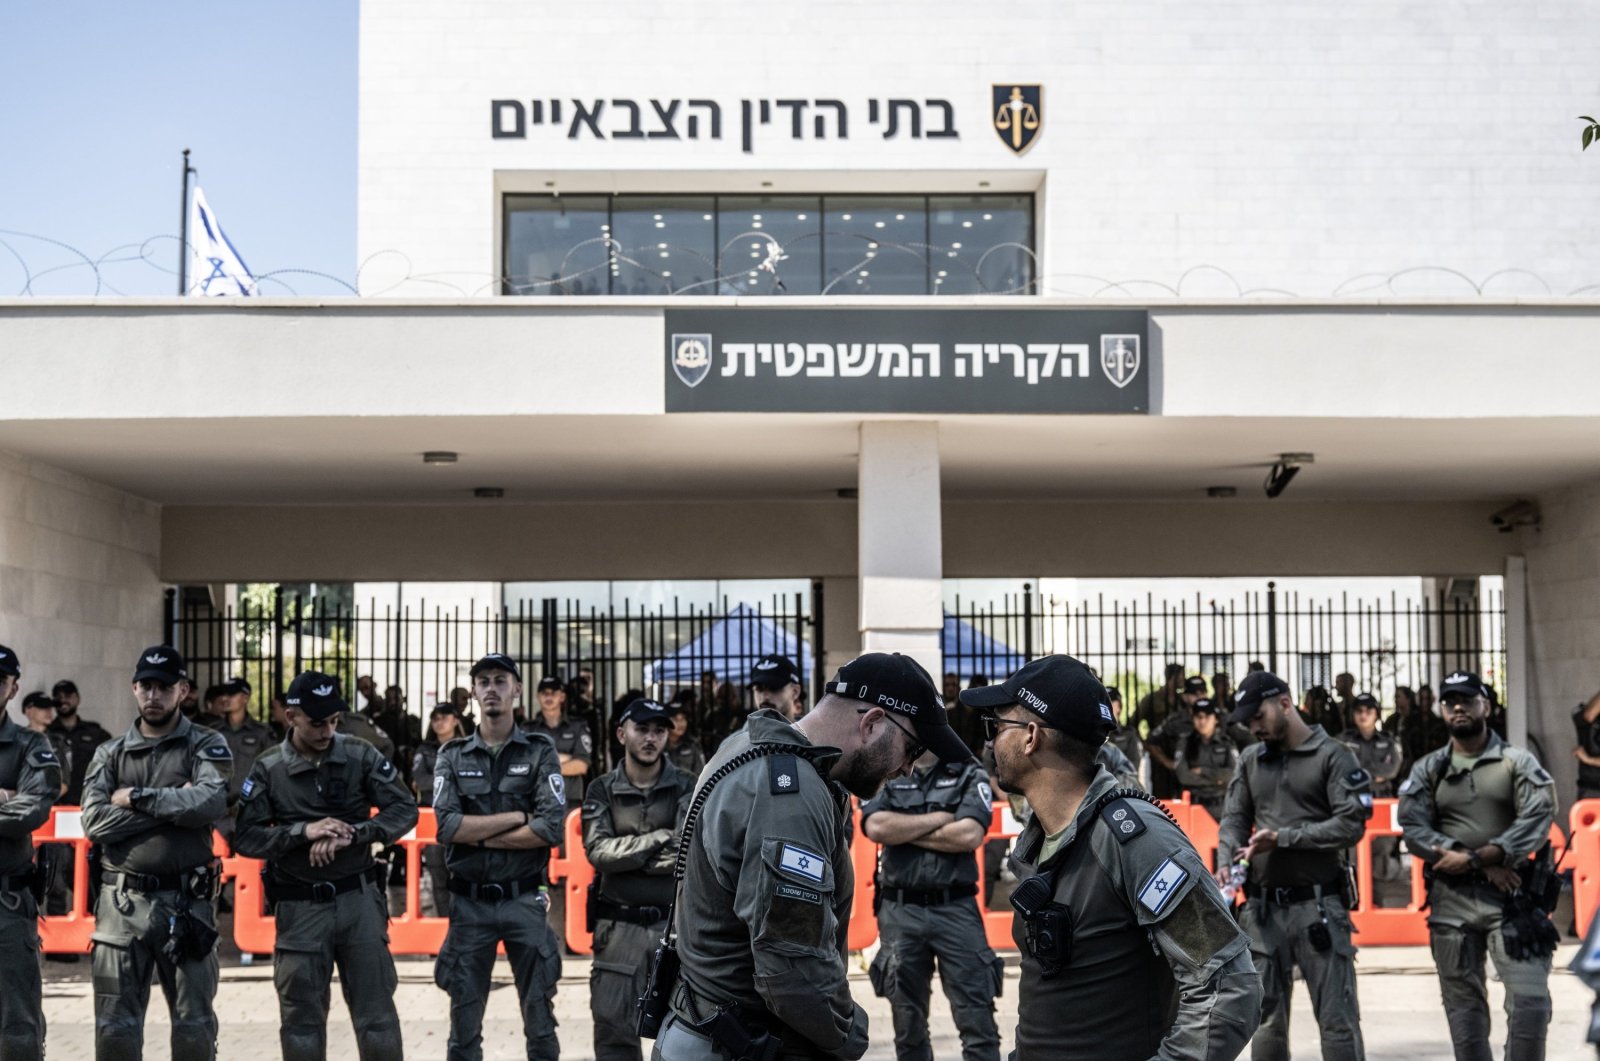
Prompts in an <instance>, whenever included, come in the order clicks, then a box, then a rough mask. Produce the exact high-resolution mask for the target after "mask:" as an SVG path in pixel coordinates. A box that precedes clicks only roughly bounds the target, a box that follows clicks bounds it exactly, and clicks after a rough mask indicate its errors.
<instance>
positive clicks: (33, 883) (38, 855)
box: [28, 844, 56, 909]
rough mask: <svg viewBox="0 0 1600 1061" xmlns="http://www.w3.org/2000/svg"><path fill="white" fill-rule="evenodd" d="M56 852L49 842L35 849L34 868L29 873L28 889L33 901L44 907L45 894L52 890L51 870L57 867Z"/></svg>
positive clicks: (41, 907)
mask: <svg viewBox="0 0 1600 1061" xmlns="http://www.w3.org/2000/svg"><path fill="white" fill-rule="evenodd" d="M55 864H56V853H55V850H54V849H53V848H52V847H51V846H50V845H48V844H46V845H44V846H42V847H36V848H34V851H33V870H32V871H31V872H30V873H29V874H28V891H29V893H30V894H32V896H33V901H34V902H35V903H37V904H39V907H40V909H43V908H44V899H45V895H46V894H48V893H49V891H50V871H51V870H52V869H54V868H55Z"/></svg>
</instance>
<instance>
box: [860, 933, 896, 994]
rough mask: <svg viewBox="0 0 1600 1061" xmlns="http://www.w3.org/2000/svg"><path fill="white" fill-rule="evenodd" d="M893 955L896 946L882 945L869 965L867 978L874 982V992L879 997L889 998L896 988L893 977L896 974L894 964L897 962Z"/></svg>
mask: <svg viewBox="0 0 1600 1061" xmlns="http://www.w3.org/2000/svg"><path fill="white" fill-rule="evenodd" d="M893 955H894V948H892V947H884V946H880V947H879V948H878V953H877V954H876V955H874V956H873V959H872V964H871V965H869V966H867V980H868V981H869V982H870V983H871V984H872V993H873V994H874V995H877V996H878V997H879V998H888V997H889V993H890V992H891V991H893V990H894V984H893V981H892V980H891V977H892V976H893V975H894V970H893V968H892V966H893V965H894V964H896V963H895V961H894V957H893Z"/></svg>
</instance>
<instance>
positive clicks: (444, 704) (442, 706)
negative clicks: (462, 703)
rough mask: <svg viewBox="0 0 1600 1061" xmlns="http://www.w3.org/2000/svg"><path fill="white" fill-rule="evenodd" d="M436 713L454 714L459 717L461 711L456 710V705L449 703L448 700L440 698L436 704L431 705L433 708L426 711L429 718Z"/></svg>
mask: <svg viewBox="0 0 1600 1061" xmlns="http://www.w3.org/2000/svg"><path fill="white" fill-rule="evenodd" d="M438 715H454V716H456V717H457V718H460V717H461V712H460V711H457V710H456V705H455V704H453V703H451V702H450V701H449V700H440V701H439V702H438V703H437V704H434V705H433V710H432V711H429V712H428V717H429V718H434V717H436V716H438Z"/></svg>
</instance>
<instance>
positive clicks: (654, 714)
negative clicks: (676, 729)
mask: <svg viewBox="0 0 1600 1061" xmlns="http://www.w3.org/2000/svg"><path fill="white" fill-rule="evenodd" d="M669 715H670V712H668V710H667V705H665V704H663V703H662V702H661V701H659V700H651V699H648V698H640V699H638V700H635V701H633V702H632V703H630V704H629V705H628V706H627V707H625V708H623V709H622V714H620V715H618V716H617V725H619V726H620V725H622V724H623V723H624V722H637V723H638V724H639V725H641V726H647V725H649V724H650V723H652V722H654V723H656V724H658V725H662V726H665V725H669V724H670V719H669Z"/></svg>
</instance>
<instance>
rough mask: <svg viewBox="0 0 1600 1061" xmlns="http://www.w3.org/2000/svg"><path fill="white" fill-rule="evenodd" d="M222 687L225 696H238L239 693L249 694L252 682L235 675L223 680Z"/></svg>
mask: <svg viewBox="0 0 1600 1061" xmlns="http://www.w3.org/2000/svg"><path fill="white" fill-rule="evenodd" d="M221 689H222V694H223V695H224V696H236V695H238V694H239V693H245V694H248V693H249V692H250V683H249V682H247V681H245V680H244V679H243V678H239V677H233V678H229V679H228V680H227V681H225V682H223V683H222V685H221Z"/></svg>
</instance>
